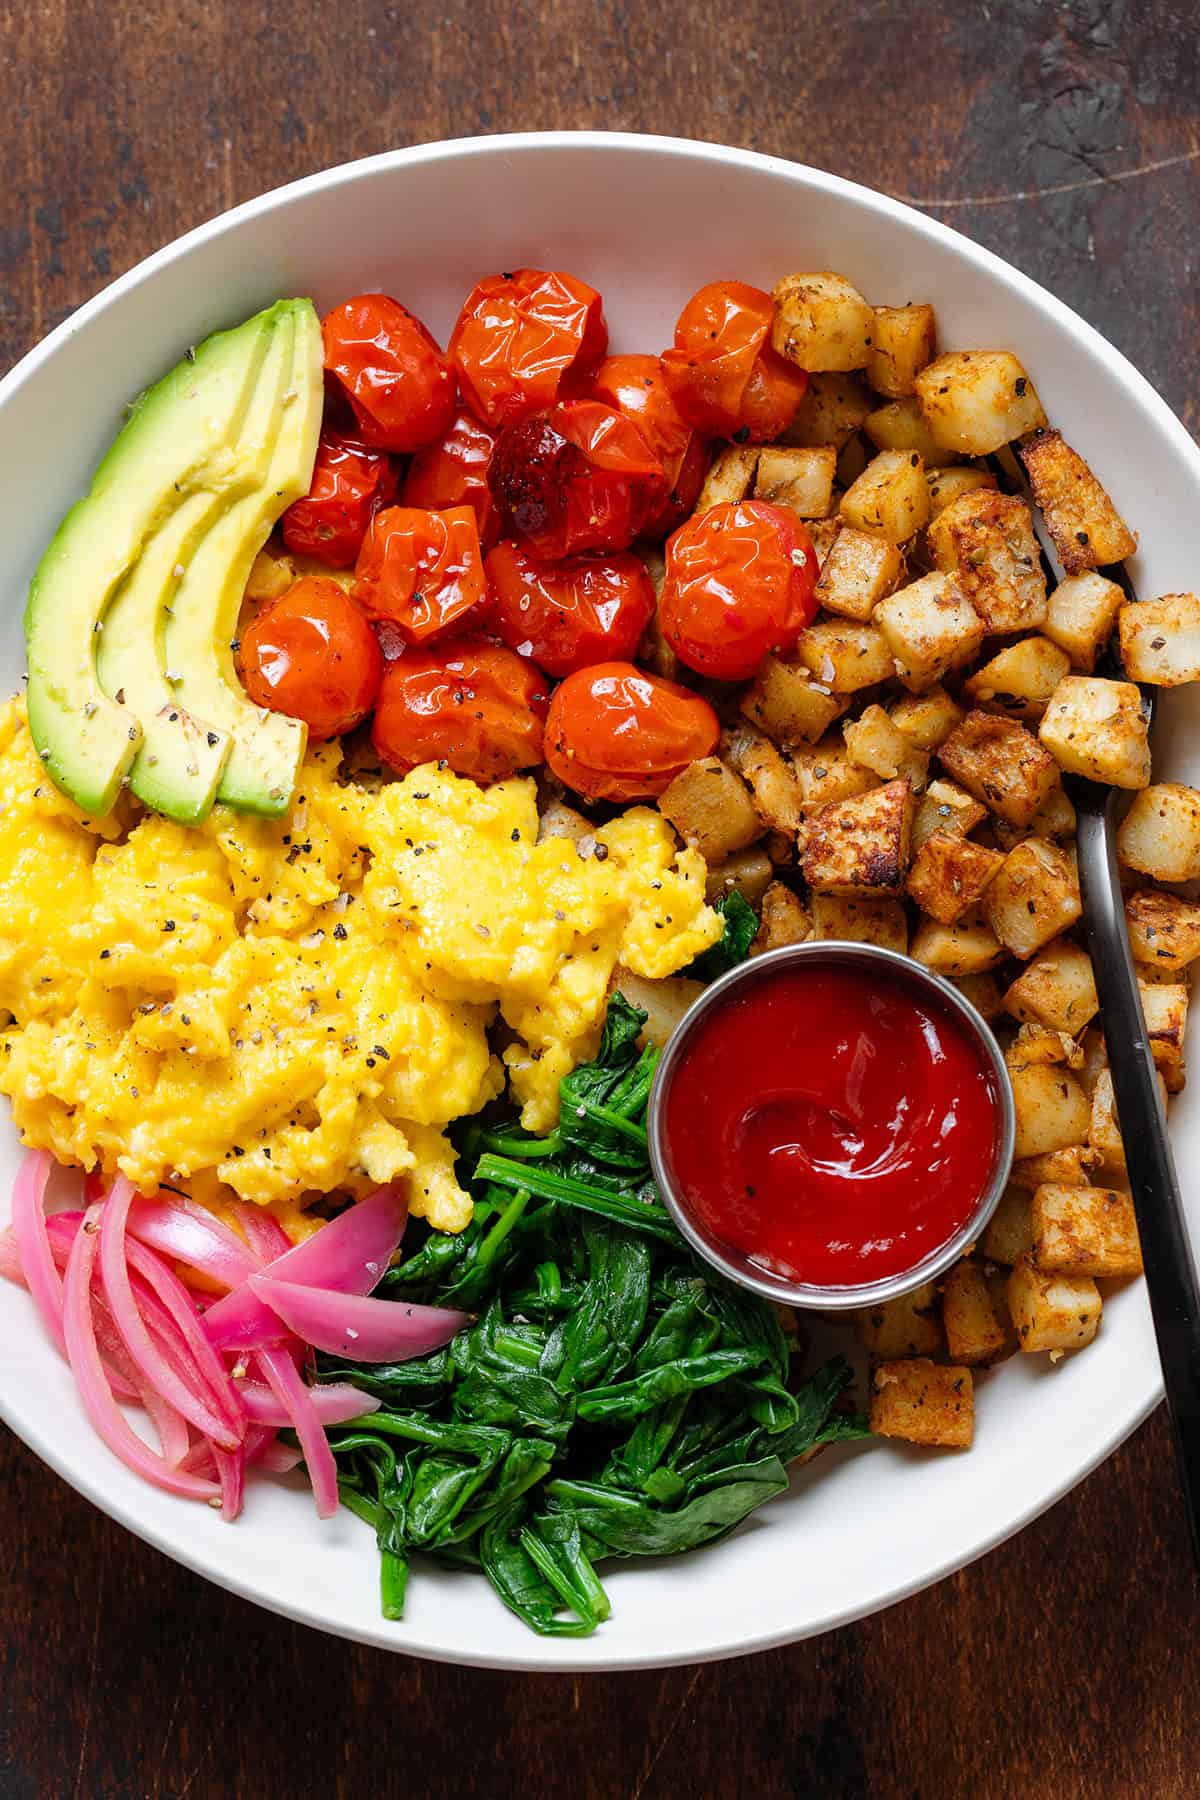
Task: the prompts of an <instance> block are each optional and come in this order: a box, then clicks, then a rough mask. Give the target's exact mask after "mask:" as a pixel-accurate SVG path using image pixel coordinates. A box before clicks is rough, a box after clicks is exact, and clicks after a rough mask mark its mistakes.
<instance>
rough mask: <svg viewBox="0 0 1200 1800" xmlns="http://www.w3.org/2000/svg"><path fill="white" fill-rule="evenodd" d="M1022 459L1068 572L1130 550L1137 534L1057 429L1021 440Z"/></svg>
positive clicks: (1077, 571) (1117, 558)
mask: <svg viewBox="0 0 1200 1800" xmlns="http://www.w3.org/2000/svg"><path fill="white" fill-rule="evenodd" d="M1021 461H1022V462H1023V463H1024V464H1025V471H1026V473H1027V475H1028V476H1029V485H1030V486H1031V487H1032V489H1033V497H1034V499H1035V500H1036V501H1037V504H1038V508H1039V510H1040V511H1041V515H1042V517H1043V519H1044V520H1045V521H1046V529H1047V531H1048V532H1049V533H1050V536H1051V537H1052V538H1053V539H1054V548H1055V549H1056V550H1057V551H1058V556H1059V561H1060V562H1061V563H1062V566H1063V568H1064V569H1065V570H1066V571H1067V574H1068V575H1079V574H1081V573H1082V571H1083V570H1084V569H1098V568H1101V567H1103V565H1104V564H1105V563H1115V562H1120V561H1121V560H1122V558H1123V557H1126V556H1132V555H1133V553H1134V551H1135V550H1136V549H1137V538H1136V537H1135V536H1134V534H1133V532H1132V531H1130V529H1129V527H1128V525H1126V523H1125V521H1124V519H1123V518H1122V517H1121V515H1120V513H1119V512H1118V511H1117V509H1116V507H1115V506H1114V505H1113V503H1112V501H1111V500H1110V499H1109V497H1108V495H1107V494H1106V493H1105V491H1104V489H1103V488H1102V487H1101V485H1100V483H1099V482H1098V481H1097V480H1096V477H1095V476H1094V475H1093V474H1092V471H1091V470H1090V469H1089V468H1088V466H1087V464H1086V463H1085V462H1084V460H1083V458H1082V456H1080V455H1078V453H1077V452H1076V451H1074V450H1072V448H1071V446H1070V444H1068V443H1066V442H1065V441H1064V439H1063V437H1062V435H1061V433H1059V432H1057V431H1047V430H1043V431H1039V432H1038V433H1037V434H1036V436H1035V437H1033V438H1031V439H1030V441H1029V443H1027V444H1023V445H1022V446H1021Z"/></svg>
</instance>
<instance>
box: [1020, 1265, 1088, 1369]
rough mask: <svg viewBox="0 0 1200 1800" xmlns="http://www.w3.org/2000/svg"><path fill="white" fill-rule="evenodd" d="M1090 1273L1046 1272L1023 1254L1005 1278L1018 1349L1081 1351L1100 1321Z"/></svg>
mask: <svg viewBox="0 0 1200 1800" xmlns="http://www.w3.org/2000/svg"><path fill="white" fill-rule="evenodd" d="M1100 1306H1101V1302H1100V1290H1099V1288H1098V1287H1097V1286H1096V1284H1095V1282H1094V1281H1093V1280H1092V1278H1091V1276H1090V1275H1050V1274H1046V1273H1043V1271H1042V1270H1041V1269H1039V1268H1037V1267H1036V1265H1035V1264H1034V1261H1033V1258H1032V1257H1031V1256H1023V1257H1022V1258H1021V1260H1020V1261H1019V1262H1018V1263H1017V1264H1016V1266H1015V1267H1014V1269H1013V1272H1012V1274H1011V1275H1010V1276H1009V1278H1008V1310H1009V1312H1010V1313H1011V1314H1012V1322H1013V1325H1014V1327H1015V1329H1016V1333H1017V1342H1018V1343H1019V1344H1020V1346H1021V1348H1022V1350H1027V1351H1035V1350H1081V1349H1082V1348H1083V1346H1084V1344H1090V1343H1091V1341H1092V1339H1093V1338H1094V1337H1095V1335H1096V1331H1097V1328H1098V1326H1099V1324H1100Z"/></svg>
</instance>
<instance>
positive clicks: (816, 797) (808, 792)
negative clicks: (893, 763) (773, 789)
mask: <svg viewBox="0 0 1200 1800" xmlns="http://www.w3.org/2000/svg"><path fill="white" fill-rule="evenodd" d="M792 766H793V768H794V769H795V771H796V781H797V783H798V784H799V788H800V805H801V807H802V808H803V809H804V811H805V812H812V811H814V810H815V809H816V808H817V807H819V806H828V805H829V804H830V802H831V801H834V800H849V799H850V798H851V796H852V795H854V794H866V793H869V792H870V791H871V789H872V788H875V787H878V786H879V778H878V777H877V776H875V775H872V773H871V771H870V769H863V768H860V767H859V765H858V764H857V763H853V762H851V761H850V754H849V752H848V750H847V749H846V746H845V744H844V743H843V742H842V739H841V738H840V737H838V736H833V735H831V736H829V737H827V738H822V739H821V742H820V743H819V744H814V745H813V746H812V748H811V749H805V750H803V751H797V752H796V753H795V755H794V757H793V761H792Z"/></svg>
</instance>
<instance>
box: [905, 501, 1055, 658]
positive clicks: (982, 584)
mask: <svg viewBox="0 0 1200 1800" xmlns="http://www.w3.org/2000/svg"><path fill="white" fill-rule="evenodd" d="M927 541H928V544H929V550H930V554H931V555H932V557H933V560H934V563H935V564H936V566H937V567H938V568H939V569H944V570H947V571H950V570H953V571H955V573H956V575H957V579H958V586H959V588H960V590H961V591H962V593H963V594H964V595H965V596H966V598H967V599H968V600H969V601H970V602H971V605H972V606H973V607H974V608H975V611H976V612H977V613H978V614H979V616H980V618H981V619H982V620H983V622H984V625H985V626H986V627H987V629H988V630H989V631H1003V632H1011V631H1034V630H1036V629H1037V627H1038V626H1039V625H1041V623H1042V621H1043V620H1044V619H1045V617H1046V611H1047V605H1048V602H1047V599H1046V577H1045V575H1044V573H1043V571H1042V562H1041V556H1040V554H1039V551H1038V543H1037V539H1036V538H1035V536H1034V534H1033V517H1032V514H1031V513H1030V511H1029V508H1028V507H1027V506H1026V505H1025V502H1024V501H1023V500H1018V499H1017V498H1016V496H1015V495H1013V494H1000V493H995V492H993V491H992V490H991V489H990V488H980V489H978V490H977V491H976V492H974V493H967V494H963V495H960V497H959V498H958V499H957V500H955V501H954V502H953V504H952V505H950V506H947V507H945V508H944V509H943V511H941V512H940V513H939V514H938V516H937V518H936V519H935V520H934V521H933V523H932V525H931V526H930V528H929V533H928V540H927Z"/></svg>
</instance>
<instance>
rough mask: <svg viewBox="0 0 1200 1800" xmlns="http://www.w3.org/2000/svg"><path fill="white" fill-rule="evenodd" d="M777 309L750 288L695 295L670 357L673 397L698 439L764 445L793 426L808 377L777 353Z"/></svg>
mask: <svg viewBox="0 0 1200 1800" xmlns="http://www.w3.org/2000/svg"><path fill="white" fill-rule="evenodd" d="M774 316H775V302H774V301H773V300H772V299H771V296H770V294H767V293H764V292H763V290H762V289H761V288H755V287H747V285H746V283H745V282H743V281H714V282H711V283H710V284H709V285H708V286H707V287H702V288H701V289H700V290H699V292H698V293H695V294H693V295H692V297H691V299H690V300H689V301H688V303H687V305H686V306H685V307H684V309H683V311H682V312H681V313H680V315H679V321H678V323H677V324H676V326H675V344H674V347H673V349H670V350H667V351H665V352H664V353H663V359H662V360H663V367H664V369H665V370H666V376H667V384H668V386H669V387H670V390H671V396H672V398H673V400H674V401H675V404H676V406H677V407H678V408H679V411H680V412H681V413H682V415H683V417H684V418H685V419H686V420H687V421H688V423H689V424H690V425H693V426H694V427H695V429H696V430H697V431H705V432H708V433H709V434H710V435H711V436H713V437H733V436H734V435H735V434H737V433H744V434H745V437H746V439H750V440H753V441H754V442H755V443H764V442H766V440H767V439H768V438H773V437H777V436H778V435H779V433H780V432H781V431H782V430H783V428H784V426H785V425H787V424H789V423H790V421H791V418H792V415H793V413H794V412H795V410H796V408H797V406H798V405H799V404H800V400H801V397H802V396H803V394H804V390H805V388H806V387H807V386H808V376H807V375H806V374H805V372H804V370H803V369H797V368H795V367H793V365H792V364H791V363H789V362H787V361H786V360H785V359H784V358H783V357H782V356H780V355H779V354H778V353H777V352H776V351H775V350H773V349H772V348H771V345H770V342H769V338H770V332H771V322H772V320H773V318H774Z"/></svg>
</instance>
